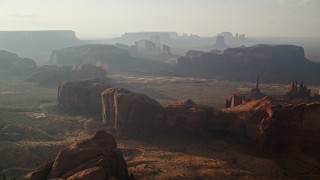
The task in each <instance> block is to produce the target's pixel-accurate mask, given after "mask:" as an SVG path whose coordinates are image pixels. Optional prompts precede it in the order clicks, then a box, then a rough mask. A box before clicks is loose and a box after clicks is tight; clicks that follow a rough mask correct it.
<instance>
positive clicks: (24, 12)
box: [0, 0, 320, 38]
mask: <svg viewBox="0 0 320 180" xmlns="http://www.w3.org/2000/svg"><path fill="white" fill-rule="evenodd" d="M55 29H72V30H74V31H76V33H77V35H78V36H79V37H80V38H87V37H103V36H106V37H108V36H109V37H110V36H118V35H121V34H123V33H124V32H137V31H176V32H178V33H188V34H190V33H193V34H199V35H206V36H213V35H215V34H217V33H219V32H222V31H230V32H234V33H236V32H238V33H245V34H246V35H247V36H299V37H320V0H0V30H55Z"/></svg>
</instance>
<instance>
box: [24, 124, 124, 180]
mask: <svg viewBox="0 0 320 180" xmlns="http://www.w3.org/2000/svg"><path fill="white" fill-rule="evenodd" d="M25 179H28V180H40V179H69V180H71V179H97V180H104V179H121V180H122V179H123V180H128V179H130V177H129V175H128V169H127V164H126V161H125V159H124V158H123V155H122V152H121V151H120V150H119V149H118V148H117V142H116V140H115V138H114V137H113V136H112V135H111V134H109V133H107V132H106V131H103V130H101V131H97V132H96V133H95V134H94V135H93V136H92V137H90V138H89V139H85V140H81V141H78V142H77V143H75V144H72V145H70V146H69V147H67V148H65V149H63V150H61V151H60V152H59V153H58V155H57V156H56V158H55V160H54V161H53V162H52V163H49V164H48V165H46V166H44V167H42V168H39V169H38V170H36V171H34V172H31V173H29V174H28V175H26V176H25Z"/></svg>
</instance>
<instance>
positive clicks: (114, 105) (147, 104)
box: [102, 88, 163, 130]
mask: <svg viewBox="0 0 320 180" xmlns="http://www.w3.org/2000/svg"><path fill="white" fill-rule="evenodd" d="M102 117H103V121H104V122H105V123H107V124H111V125H113V126H114V127H115V128H116V129H118V128H123V129H126V130H130V129H143V128H152V127H154V126H155V125H161V121H162V120H163V107H162V106H161V105H160V103H159V102H157V101H156V100H154V99H151V98H149V97H148V96H145V95H142V94H135V93H132V92H130V91H128V90H126V89H122V88H109V89H107V90H105V91H104V92H103V93H102Z"/></svg>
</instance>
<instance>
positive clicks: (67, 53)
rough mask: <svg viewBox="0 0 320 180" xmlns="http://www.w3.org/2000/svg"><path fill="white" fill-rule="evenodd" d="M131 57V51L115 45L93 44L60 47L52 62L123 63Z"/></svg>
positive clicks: (55, 52) (66, 63) (77, 63)
mask: <svg viewBox="0 0 320 180" xmlns="http://www.w3.org/2000/svg"><path fill="white" fill-rule="evenodd" d="M130 59H131V55H130V53H129V52H128V51H127V50H125V49H122V48H117V47H115V46H113V45H101V44H91V45H82V46H74V47H69V48H63V49H58V50H55V51H53V52H52V54H51V58H50V62H51V63H53V64H57V65H70V66H74V65H80V64H95V63H97V62H102V63H106V64H109V65H113V64H121V63H125V62H127V61H129V60H130Z"/></svg>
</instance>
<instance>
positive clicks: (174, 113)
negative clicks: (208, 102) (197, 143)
mask: <svg viewBox="0 0 320 180" xmlns="http://www.w3.org/2000/svg"><path fill="white" fill-rule="evenodd" d="M165 114H166V116H165V121H164V122H165V127H166V128H175V129H180V130H183V131H185V132H197V133H199V132H204V131H205V130H206V129H207V128H208V127H207V125H208V123H209V121H210V120H212V119H213V117H212V115H213V109H212V108H210V107H207V106H201V105H197V104H195V103H194V102H193V101H191V100H190V99H188V100H185V101H180V102H176V103H173V104H170V105H168V106H167V107H165Z"/></svg>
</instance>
